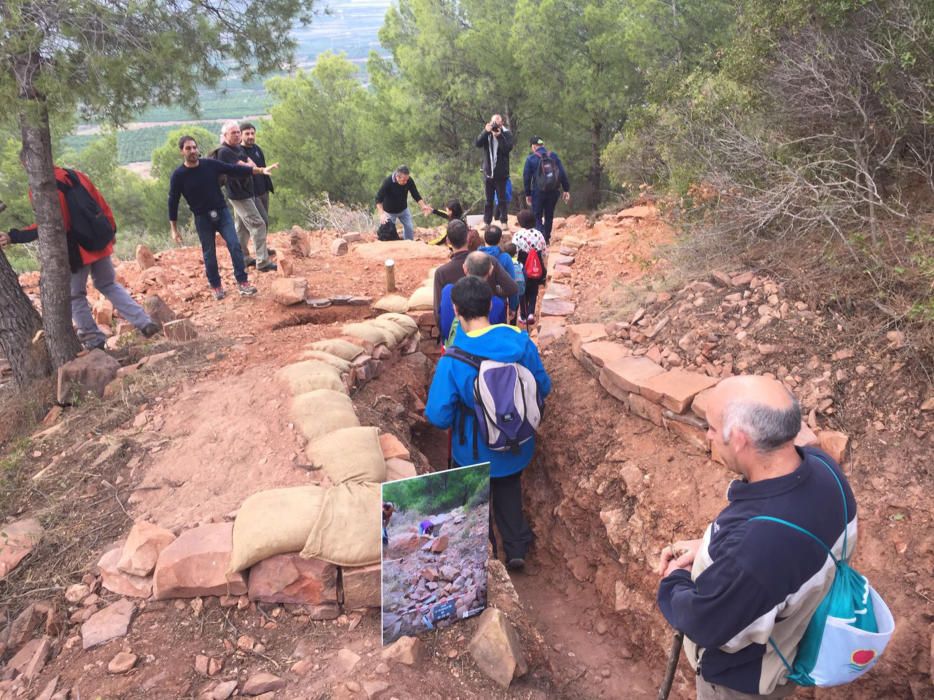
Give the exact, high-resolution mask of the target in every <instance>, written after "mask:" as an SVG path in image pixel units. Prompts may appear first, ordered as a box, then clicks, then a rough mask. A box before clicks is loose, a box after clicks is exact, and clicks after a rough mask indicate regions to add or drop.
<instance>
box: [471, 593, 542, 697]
mask: <svg viewBox="0 0 934 700" xmlns="http://www.w3.org/2000/svg"><path fill="white" fill-rule="evenodd" d="M469 649H470V655H471V656H472V657H473V660H474V662H475V663H476V664H477V667H478V668H479V669H480V670H481V671H482V672H483V673H484V674H485V675H486V676H489V677H490V678H492V679H493V680H494V681H495V682H496V683H497V684H498V685H500V686H501V687H503V688H508V687H509V684H510V683H512V681H513V679H514V678H519V677H520V676H523V675H525V674H526V673H527V672H528V670H529V667H528V664H526V662H525V657H524V655H523V653H522V646H521V644H520V643H519V635H517V634H516V631H515V629H513V626H512V623H510V622H509V620H508V619H507V618H506V616H505V615H504V614H503V613H502V612H500V611H499V610H497V609H496V608H487V609H486V611H485V612H484V613H483V614H482V615H481V616H480V624H479V625H478V626H477V631H476V632H475V633H474V636H473V639H471V640H470V647H469Z"/></svg>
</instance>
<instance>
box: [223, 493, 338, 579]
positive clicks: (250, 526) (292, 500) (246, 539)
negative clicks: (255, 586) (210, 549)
mask: <svg viewBox="0 0 934 700" xmlns="http://www.w3.org/2000/svg"><path fill="white" fill-rule="evenodd" d="M324 493H325V489H324V488H322V487H320V486H317V485H310V486H296V487H293V488H287V489H272V490H270V491H260V492H259V493H254V494H253V495H252V496H250V497H249V498H247V499H246V500H245V501H244V502H243V505H242V506H240V510H239V511H238V512H237V519H236V520H235V521H234V526H233V550H232V551H231V553H230V564H229V568H228V572H229V573H234V572H237V571H243V570H244V569H246V568H249V567H250V566H253V564H255V563H256V562H258V561H262V560H263V559H268V558H269V557H271V556H273V555H275V554H285V553H287V552H299V551H301V549H302V548H303V547H304V546H305V541H306V540H307V539H308V533H309V532H311V528H312V526H313V525H314V523H315V522H316V521H317V519H318V516H319V514H320V511H321V503H322V501H323V498H324Z"/></svg>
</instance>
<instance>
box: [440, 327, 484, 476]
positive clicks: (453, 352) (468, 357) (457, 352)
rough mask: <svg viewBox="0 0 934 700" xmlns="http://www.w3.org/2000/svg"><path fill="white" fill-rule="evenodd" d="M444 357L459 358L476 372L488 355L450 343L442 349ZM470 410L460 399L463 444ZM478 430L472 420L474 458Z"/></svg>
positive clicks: (460, 434) (459, 429) (474, 455)
mask: <svg viewBox="0 0 934 700" xmlns="http://www.w3.org/2000/svg"><path fill="white" fill-rule="evenodd" d="M444 356H445V357H450V358H451V359H452V360H459V361H460V362H463V363H464V364H467V365H470V366H471V367H473V368H474V369H475V370H477V371H478V372H479V371H480V363H481V362H483V361H484V360H488V359H489V358H488V357H481V356H480V355H474V354H473V353H470V352H467V351H466V350H464V349H463V348H459V347H457V346H456V345H452V346H451V347H449V348H447V350H445V351H444ZM469 411H470V407H469V406H468V405H467V404H466V403H464V402H463V401H461V410H460V420H459V421H458V431H457V432H458V438H459V439H460V443H461V444H462V445H463V444H464V440H465V439H466V435H465V434H464V433H465V432H466V429H465V423H466V422H467V413H468V412H469ZM479 430H480V426H478V425H477V421H476V420H474V426H473V457H474V459H480V448H479V447H478V445H479V442H478V438H477V432H478V431H479Z"/></svg>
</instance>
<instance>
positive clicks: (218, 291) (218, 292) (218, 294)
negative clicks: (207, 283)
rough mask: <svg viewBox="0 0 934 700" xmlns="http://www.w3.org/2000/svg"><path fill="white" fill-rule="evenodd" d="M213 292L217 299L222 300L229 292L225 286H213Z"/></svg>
mask: <svg viewBox="0 0 934 700" xmlns="http://www.w3.org/2000/svg"><path fill="white" fill-rule="evenodd" d="M211 294H213V295H214V299H215V300H217V301H220V300H221V299H223V298H224V297H225V296H227V292H225V291H224V288H223V287H212V288H211Z"/></svg>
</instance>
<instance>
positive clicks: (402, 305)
mask: <svg viewBox="0 0 934 700" xmlns="http://www.w3.org/2000/svg"><path fill="white" fill-rule="evenodd" d="M373 308H374V309H376V310H377V311H394V312H396V313H400V314H404V313H405V312H406V311H408V308H409V300H408V299H407V298H406V297H404V296H402V295H401V294H388V295H386V296H384V297H383V298H382V299H377V300H376V301H375V302H373Z"/></svg>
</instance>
